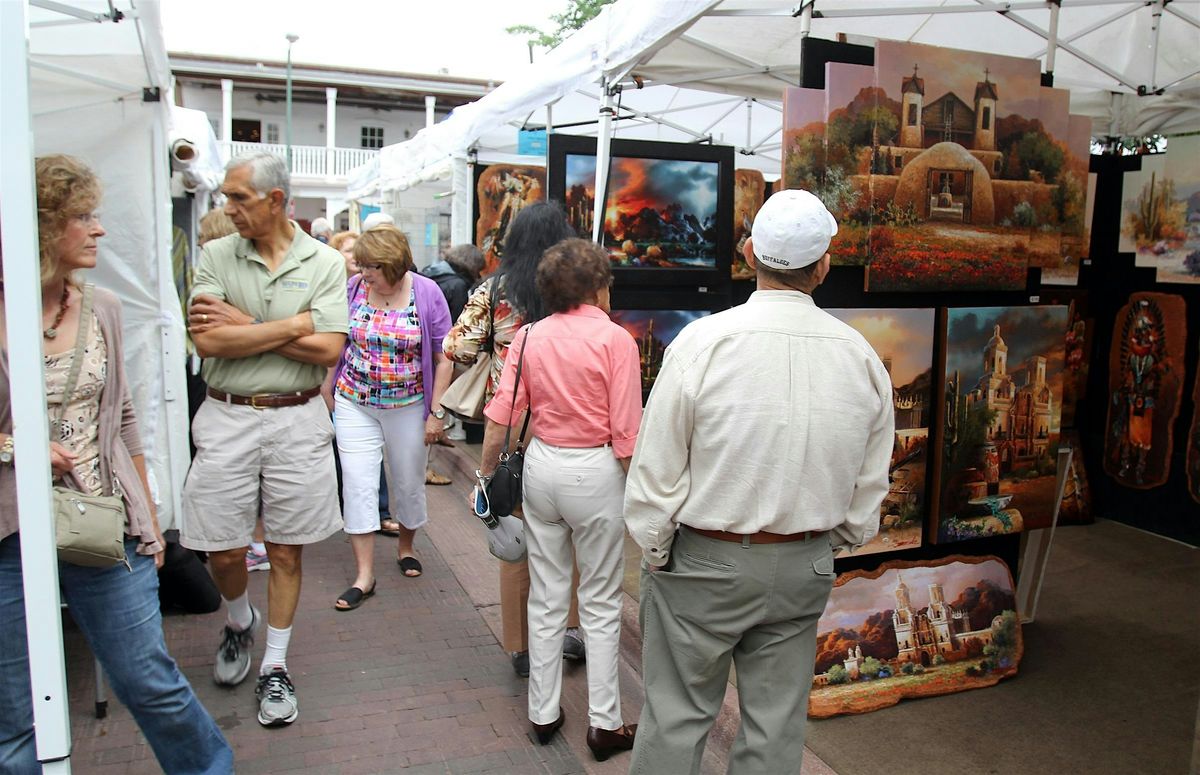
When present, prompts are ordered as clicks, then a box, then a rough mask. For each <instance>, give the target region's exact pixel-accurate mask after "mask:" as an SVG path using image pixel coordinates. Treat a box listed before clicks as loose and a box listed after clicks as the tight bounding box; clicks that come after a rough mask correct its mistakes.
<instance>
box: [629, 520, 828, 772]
mask: <svg viewBox="0 0 1200 775" xmlns="http://www.w3.org/2000/svg"><path fill="white" fill-rule="evenodd" d="M833 580H834V573H833V549H832V547H831V545H830V543H829V539H828V538H827V537H825V536H820V537H817V538H813V539H809V540H807V541H793V542H789V543H781V544H749V543H741V544H739V543H730V542H728V541H719V540H717V539H714V538H707V537H705V536H701V535H699V534H697V533H694V532H692V531H691V530H690V529H688V528H687V527H683V528H681V529H680V531H679V533H678V535H676V537H675V543H674V544H673V545H672V547H671V557H670V561H669V562H668V564H667V565H666V566H665V567H664V569H661V570H657V571H654V572H653V573H651V572H649V571H647V570H646V568H645V565H643V567H642V592H641V609H640V618H641V623H642V675H643V677H644V680H645V690H646V701H645V705H644V706H643V707H642V716H641V718H640V719H639V726H638V733H637V742H636V744H635V746H634V749H633V760H632V762H631V766H630V770H629V771H630V773H642V774H643V775H649V773H653V774H654V775H675V773H699V772H700V760H701V757H702V756H703V755H704V745H705V742H706V741H707V739H708V733H709V730H710V729H711V728H712V724H713V721H714V720H715V719H716V716H717V712H718V711H719V710H720V707H721V702H722V700H723V699H724V696H725V687H726V684H727V683H728V680H729V666H730V662H731V661H732V663H733V665H734V666H735V667H736V668H737V684H738V705H739V707H740V708H741V715H742V720H741V728H740V729H739V731H738V736H737V740H736V741H735V742H734V745H733V749H732V750H731V751H730V755H729V770H728V771H729V772H730V773H733V774H735V775H750V773H755V774H761V775H786V774H788V773H798V772H800V762H801V759H802V758H803V756H804V727H805V722H806V720H807V711H808V693H809V689H811V688H812V679H813V662H814V660H815V658H816V645H817V643H816V638H817V620H818V619H819V618H820V616H821V613H822V612H823V611H824V610H825V603H826V602H827V601H828V600H829V593H830V591H831V590H832V589H833Z"/></svg>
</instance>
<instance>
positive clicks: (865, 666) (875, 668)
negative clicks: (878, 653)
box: [858, 657, 883, 678]
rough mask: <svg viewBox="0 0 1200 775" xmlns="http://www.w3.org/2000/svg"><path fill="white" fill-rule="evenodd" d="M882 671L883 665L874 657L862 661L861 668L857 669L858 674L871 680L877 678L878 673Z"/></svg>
mask: <svg viewBox="0 0 1200 775" xmlns="http://www.w3.org/2000/svg"><path fill="white" fill-rule="evenodd" d="M882 669H883V663H882V662H880V661H879V660H878V659H876V658H875V657H867V658H866V659H864V660H863V663H862V666H861V667H860V668H858V672H859V673H860V674H862V675H865V676H869V677H871V678H878V677H879V671H880V670H882Z"/></svg>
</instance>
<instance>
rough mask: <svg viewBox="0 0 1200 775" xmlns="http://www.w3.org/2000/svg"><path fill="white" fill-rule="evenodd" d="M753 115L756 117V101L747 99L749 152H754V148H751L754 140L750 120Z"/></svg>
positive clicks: (747, 144)
mask: <svg viewBox="0 0 1200 775" xmlns="http://www.w3.org/2000/svg"><path fill="white" fill-rule="evenodd" d="M753 115H754V100H752V99H750V98H749V97H747V98H746V150H747V151H748V152H749V151H753V150H754V148H752V147H751V146H752V144H753V143H754V138H753V136H752V135H751V129H750V119H751V117H752V116H753Z"/></svg>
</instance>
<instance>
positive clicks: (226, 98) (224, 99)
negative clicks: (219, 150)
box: [221, 78, 233, 156]
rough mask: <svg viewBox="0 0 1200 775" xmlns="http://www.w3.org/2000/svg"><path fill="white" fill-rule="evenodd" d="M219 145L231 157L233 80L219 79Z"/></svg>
mask: <svg viewBox="0 0 1200 775" xmlns="http://www.w3.org/2000/svg"><path fill="white" fill-rule="evenodd" d="M221 143H222V144H223V145H224V150H225V153H227V154H229V155H230V156H232V155H233V79H231V78H222V79H221Z"/></svg>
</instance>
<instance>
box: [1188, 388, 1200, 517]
mask: <svg viewBox="0 0 1200 775" xmlns="http://www.w3.org/2000/svg"><path fill="white" fill-rule="evenodd" d="M1194 381H1195V383H1196V384H1195V386H1194V387H1193V388H1192V429H1191V431H1189V432H1188V448H1187V458H1186V459H1187V463H1186V465H1187V476H1188V493H1189V494H1190V495H1191V496H1192V498H1193V499H1194V500H1195V501H1196V502H1197V503H1200V366H1198V367H1197V368H1196V378H1195V380H1194Z"/></svg>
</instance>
